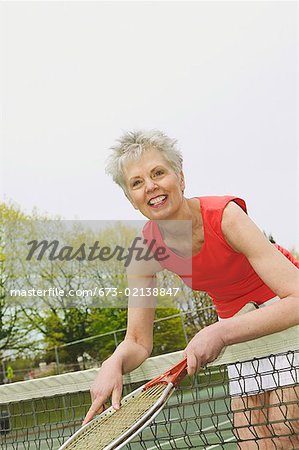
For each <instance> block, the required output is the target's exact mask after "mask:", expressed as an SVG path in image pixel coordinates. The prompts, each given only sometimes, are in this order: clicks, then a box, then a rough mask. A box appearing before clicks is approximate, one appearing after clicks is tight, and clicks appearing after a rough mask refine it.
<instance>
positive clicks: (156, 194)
mask: <svg viewBox="0 0 299 450" xmlns="http://www.w3.org/2000/svg"><path fill="white" fill-rule="evenodd" d="M124 172H125V178H126V184H127V192H128V195H129V200H130V201H131V203H132V205H133V206H134V208H135V209H139V211H140V212H141V213H142V214H143V215H144V216H145V217H147V218H148V219H152V220H154V219H156V220H159V219H160V220H161V219H162V220H163V219H164V220H165V219H171V218H172V217H173V216H174V217H175V214H176V213H177V211H178V210H179V208H180V206H181V204H182V199H183V193H182V191H183V190H184V188H185V183H184V176H183V173H180V174H176V173H175V172H174V171H173V169H172V168H171V166H170V165H169V163H168V162H167V161H166V160H165V159H164V158H163V156H162V155H161V153H160V152H159V150H156V149H152V150H148V151H147V152H145V153H144V154H143V156H142V157H141V158H140V159H139V160H136V161H132V162H130V163H128V164H127V165H126V167H125V170H124Z"/></svg>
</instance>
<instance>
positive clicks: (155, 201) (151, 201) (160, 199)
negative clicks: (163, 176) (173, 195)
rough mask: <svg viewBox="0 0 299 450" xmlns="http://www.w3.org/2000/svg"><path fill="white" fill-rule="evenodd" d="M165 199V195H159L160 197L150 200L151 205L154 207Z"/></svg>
mask: <svg viewBox="0 0 299 450" xmlns="http://www.w3.org/2000/svg"><path fill="white" fill-rule="evenodd" d="M165 198H166V195H161V196H160V197H156V198H153V199H152V200H150V202H149V203H150V204H151V205H156V204H157V203H161V202H162V201H163V200H164V199H165Z"/></svg>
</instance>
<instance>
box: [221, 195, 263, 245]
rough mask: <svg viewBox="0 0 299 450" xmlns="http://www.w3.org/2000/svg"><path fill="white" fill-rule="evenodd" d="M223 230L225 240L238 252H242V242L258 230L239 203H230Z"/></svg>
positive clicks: (225, 212) (222, 222)
mask: <svg viewBox="0 0 299 450" xmlns="http://www.w3.org/2000/svg"><path fill="white" fill-rule="evenodd" d="M221 229H222V233H223V236H224V238H225V240H226V241H227V242H228V244H229V245H230V246H231V247H232V248H233V250H235V251H236V252H242V245H241V246H240V244H241V243H242V240H243V239H244V238H245V239H246V236H247V237H250V235H252V233H253V232H254V229H255V232H256V231H257V230H258V228H257V227H256V225H255V224H254V222H253V221H252V220H251V219H250V218H249V217H248V215H247V214H246V212H245V211H243V209H242V208H241V207H240V206H239V205H237V203H235V202H233V201H231V202H229V203H228V204H227V205H226V207H225V208H224V211H223V216H222V221H221Z"/></svg>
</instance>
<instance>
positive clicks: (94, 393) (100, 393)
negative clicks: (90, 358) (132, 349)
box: [82, 356, 123, 425]
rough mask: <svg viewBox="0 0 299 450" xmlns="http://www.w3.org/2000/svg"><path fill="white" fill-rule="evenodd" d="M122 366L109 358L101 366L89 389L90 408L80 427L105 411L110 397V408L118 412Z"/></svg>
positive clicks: (118, 361)
mask: <svg viewBox="0 0 299 450" xmlns="http://www.w3.org/2000/svg"><path fill="white" fill-rule="evenodd" d="M122 387H123V379H122V364H121V361H120V359H118V358H115V357H114V356H113V357H110V358H109V359H107V360H106V361H104V363H103V364H102V366H101V368H100V370H99V372H98V374H97V376H96V379H95V381H94V382H93V383H92V385H91V388H90V393H91V401H92V404H91V407H90V408H89V410H88V412H87V414H86V416H85V419H84V421H83V424H82V425H85V424H86V423H88V422H89V421H90V420H91V419H92V418H93V417H94V416H95V415H96V414H100V413H101V412H103V410H104V409H105V402H106V400H107V399H108V398H109V397H111V399H112V406H113V408H114V409H116V410H118V409H119V408H120V400H121V394H122Z"/></svg>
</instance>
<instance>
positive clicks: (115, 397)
mask: <svg viewBox="0 0 299 450" xmlns="http://www.w3.org/2000/svg"><path fill="white" fill-rule="evenodd" d="M121 393H122V385H119V386H115V388H114V389H113V392H112V399H111V400H112V406H113V408H114V409H116V410H118V409H120V399H121Z"/></svg>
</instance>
